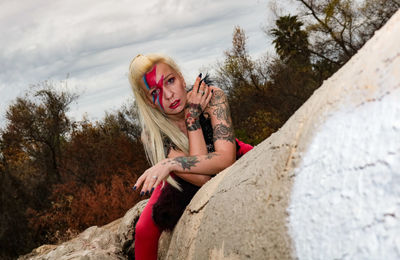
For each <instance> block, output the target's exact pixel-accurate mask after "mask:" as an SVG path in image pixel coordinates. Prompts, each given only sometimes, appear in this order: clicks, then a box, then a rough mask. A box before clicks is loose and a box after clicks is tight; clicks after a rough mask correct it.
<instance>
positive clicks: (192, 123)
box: [185, 117, 201, 131]
mask: <svg viewBox="0 0 400 260" xmlns="http://www.w3.org/2000/svg"><path fill="white" fill-rule="evenodd" d="M185 124H186V128H187V130H188V131H196V130H197V129H200V128H201V125H200V120H199V119H198V118H196V119H194V118H192V117H189V118H186V120H185Z"/></svg>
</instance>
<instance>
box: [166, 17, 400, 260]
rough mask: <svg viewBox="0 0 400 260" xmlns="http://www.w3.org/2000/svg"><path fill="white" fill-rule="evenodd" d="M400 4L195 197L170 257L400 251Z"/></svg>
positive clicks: (384, 255)
mask: <svg viewBox="0 0 400 260" xmlns="http://www.w3.org/2000/svg"><path fill="white" fill-rule="evenodd" d="M399 46H400V11H399V12H397V13H396V14H395V15H394V16H393V17H392V19H391V20H390V21H389V22H388V23H387V24H386V25H385V26H384V27H383V28H382V29H381V30H379V31H378V32H377V33H376V34H375V36H374V37H373V38H372V39H371V40H370V41H368V42H367V44H365V46H364V47H363V48H362V49H361V50H360V51H359V52H358V53H357V54H356V55H355V56H354V57H353V58H352V59H351V60H350V61H349V62H348V63H347V64H346V65H345V66H343V67H342V68H341V69H340V70H339V71H338V72H337V73H335V75H333V76H332V77H331V78H330V79H329V80H326V81H325V82H324V84H323V85H322V86H321V87H320V88H319V89H318V90H317V91H316V92H315V93H314V94H313V95H312V97H311V98H310V99H309V100H308V101H307V102H306V103H305V104H304V105H303V106H302V107H301V108H300V109H299V110H298V111H297V112H296V113H295V114H294V115H293V116H292V117H291V118H290V119H289V120H288V122H287V123H286V124H285V125H284V126H283V127H282V128H281V129H280V130H279V131H278V132H276V133H275V134H273V135H272V136H271V137H269V138H268V139H267V140H265V141H264V142H262V143H261V144H260V145H258V146H257V147H255V149H253V150H252V151H250V152H249V153H247V154H246V155H245V156H244V157H243V158H242V159H240V160H239V161H238V162H236V163H235V164H234V165H233V166H231V167H230V168H228V169H226V170H225V171H223V172H221V173H220V174H218V175H217V176H216V177H215V178H214V179H213V180H212V181H210V182H209V183H207V184H206V185H205V186H204V187H203V188H202V189H201V190H200V191H199V192H198V193H197V194H196V196H195V197H194V198H193V200H192V201H191V203H190V204H189V206H188V207H187V209H186V211H185V213H184V215H183V216H182V218H181V220H180V221H179V223H178V225H177V226H176V228H175V230H174V232H173V234H172V237H171V240H170V244H169V245H165V244H162V247H161V248H160V250H161V251H166V252H163V255H165V259H291V258H295V259H297V258H298V259H400V236H399V234H400V47H399Z"/></svg>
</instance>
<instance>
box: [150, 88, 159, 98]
mask: <svg viewBox="0 0 400 260" xmlns="http://www.w3.org/2000/svg"><path fill="white" fill-rule="evenodd" d="M159 93H160V89H159V88H158V89H156V90H154V91H153V92H151V96H152V97H153V98H155V97H157V96H158V94H159Z"/></svg>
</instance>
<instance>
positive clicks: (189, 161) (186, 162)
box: [173, 156, 199, 170]
mask: <svg viewBox="0 0 400 260" xmlns="http://www.w3.org/2000/svg"><path fill="white" fill-rule="evenodd" d="M173 161H174V162H176V163H178V164H180V165H181V167H182V169H183V170H185V169H188V170H190V168H191V167H193V166H196V164H197V163H198V162H199V160H198V158H197V156H188V157H176V158H174V159H173Z"/></svg>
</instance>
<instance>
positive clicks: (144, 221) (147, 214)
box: [135, 139, 253, 260]
mask: <svg viewBox="0 0 400 260" xmlns="http://www.w3.org/2000/svg"><path fill="white" fill-rule="evenodd" d="M236 141H237V142H238V144H239V146H240V149H239V150H238V151H237V154H236V157H237V158H239V157H241V156H242V155H243V154H245V153H247V152H248V151H250V150H251V149H252V148H253V146H251V145H249V144H246V143H243V142H241V141H239V140H237V139H236ZM161 186H162V182H161V183H160V184H159V185H158V186H157V188H156V189H155V190H154V191H153V193H152V194H151V197H150V199H149V201H148V202H147V205H146V207H145V208H144V210H143V211H142V214H141V215H140V217H139V220H138V222H137V224H136V229H135V259H136V260H143V259H144V260H152V259H154V260H157V252H158V239H159V238H160V235H161V231H162V230H160V229H159V228H158V227H157V226H156V224H155V223H154V221H153V218H152V217H151V212H152V209H153V205H154V203H156V202H157V200H158V197H159V196H160V194H161Z"/></svg>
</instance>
